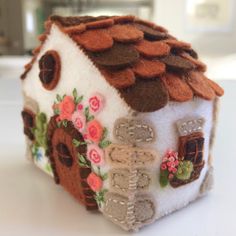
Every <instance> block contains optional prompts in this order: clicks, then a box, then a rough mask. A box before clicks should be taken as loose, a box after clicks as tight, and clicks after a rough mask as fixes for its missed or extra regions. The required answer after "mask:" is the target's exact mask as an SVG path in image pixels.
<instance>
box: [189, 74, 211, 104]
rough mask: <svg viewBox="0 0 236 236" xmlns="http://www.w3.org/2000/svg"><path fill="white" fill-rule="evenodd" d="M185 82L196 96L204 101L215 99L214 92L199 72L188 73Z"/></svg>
mask: <svg viewBox="0 0 236 236" xmlns="http://www.w3.org/2000/svg"><path fill="white" fill-rule="evenodd" d="M186 82H187V83H188V85H189V86H190V87H191V88H192V90H193V92H194V94H196V95H197V96H199V97H201V98H203V99H206V100H212V99H214V98H215V92H214V90H213V89H212V88H211V87H210V85H209V84H208V83H207V80H206V77H205V76H204V75H203V74H202V73H201V72H197V71H191V72H189V74H188V76H187V78H186Z"/></svg>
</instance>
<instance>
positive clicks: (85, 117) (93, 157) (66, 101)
mask: <svg viewBox="0 0 236 236" xmlns="http://www.w3.org/2000/svg"><path fill="white" fill-rule="evenodd" d="M72 94H73V96H68V95H64V96H63V97H61V96H60V95H57V96H56V101H55V102H54V104H53V110H54V114H55V115H57V118H56V121H57V124H58V126H59V127H60V126H61V125H63V126H64V127H67V123H68V121H71V122H72V123H73V126H74V127H75V128H76V129H77V130H78V131H79V132H80V133H81V134H82V135H83V138H84V142H81V141H79V140H76V139H73V145H74V146H75V147H79V146H80V145H84V144H86V145H87V153H86V157H85V156H83V155H80V154H78V163H79V165H80V166H81V167H84V168H90V167H91V164H92V167H91V169H92V172H91V173H90V174H89V176H88V178H87V183H88V185H89V186H90V188H91V189H92V190H93V191H94V192H95V193H96V196H95V199H96V201H97V203H98V205H99V207H101V204H102V203H103V202H104V194H105V193H106V192H107V189H103V181H105V180H106V179H107V173H101V166H103V165H104V163H105V160H104V150H103V149H104V148H106V147H107V146H108V145H110V143H111V142H110V141H109V140H107V134H108V133H107V129H106V128H105V127H103V126H102V125H101V123H100V122H99V121H98V120H97V119H96V115H97V114H98V113H99V112H101V111H102V109H103V107H104V104H105V99H104V97H103V96H102V95H101V94H99V93H94V94H93V95H92V96H91V97H90V98H89V100H88V106H86V107H85V106H84V105H83V100H84V97H83V96H79V95H78V93H77V90H76V89H74V90H73V92H72ZM90 163H91V164H90Z"/></svg>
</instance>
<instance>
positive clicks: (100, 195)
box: [95, 189, 108, 207]
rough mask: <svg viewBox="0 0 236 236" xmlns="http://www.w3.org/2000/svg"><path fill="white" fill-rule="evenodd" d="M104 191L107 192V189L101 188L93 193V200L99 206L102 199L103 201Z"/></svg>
mask: <svg viewBox="0 0 236 236" xmlns="http://www.w3.org/2000/svg"><path fill="white" fill-rule="evenodd" d="M106 192H108V190H107V189H103V190H101V191H100V192H97V193H96V194H95V200H96V202H97V204H98V206H99V207H101V205H102V203H104V201H105V198H104V195H105V193H106Z"/></svg>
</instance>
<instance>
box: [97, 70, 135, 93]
mask: <svg viewBox="0 0 236 236" xmlns="http://www.w3.org/2000/svg"><path fill="white" fill-rule="evenodd" d="M100 71H101V73H102V74H103V75H104V77H105V79H106V80H107V81H108V83H109V84H110V85H112V86H113V87H115V88H118V89H121V88H127V87H129V86H131V85H133V84H134V83H135V75H134V72H133V71H132V70H131V69H128V68H127V69H124V70H116V71H110V70H104V69H101V70H100Z"/></svg>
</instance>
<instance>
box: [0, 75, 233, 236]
mask: <svg viewBox="0 0 236 236" xmlns="http://www.w3.org/2000/svg"><path fill="white" fill-rule="evenodd" d="M220 83H221V85H222V86H223V87H224V88H225V90H226V94H225V96H224V97H223V98H222V99H221V112H220V116H219V125H218V129H217V138H216V142H215V148H214V153H213V156H214V158H215V188H214V189H213V190H212V191H211V193H210V194H209V195H208V196H206V197H204V198H202V199H199V200H198V201H196V202H194V203H193V204H191V205H189V206H188V207H186V208H184V209H182V210H179V211H177V212H175V213H173V214H172V215H170V216H167V217H164V218H162V219H160V220H159V221H157V222H156V223H154V224H152V225H150V226H148V227H145V228H143V229H142V230H141V231H140V232H138V233H126V232H124V231H123V230H122V229H120V228H119V227H117V226H116V225H114V224H112V223H111V222H109V221H108V220H106V219H105V218H104V217H102V215H100V214H99V213H91V212H88V211H86V210H85V209H84V208H83V207H82V206H80V205H79V204H78V203H77V202H76V201H75V200H74V199H73V198H72V197H71V196H69V194H67V193H66V192H65V191H64V190H63V189H62V187H60V186H58V185H55V184H54V182H53V181H52V179H51V178H50V177H48V176H47V175H46V174H44V173H43V172H41V171H40V170H39V169H38V168H37V167H35V166H34V165H33V164H32V163H31V162H29V161H27V160H25V158H24V150H25V145H24V137H23V134H22V123H21V118H20V115H19V114H20V111H21V107H22V105H21V94H20V83H19V81H16V80H4V79H0V121H1V122H0V130H1V132H0V147H1V154H0V186H1V192H0V235H3V236H8V235H11V236H14V235H17V236H20V235H24V236H27V235H36V236H37V235H43V236H47V235H50V236H52V235H57V236H60V235H67V236H70V235H83V236H87V235H145V236H147V235H158V236H162V235H165V236H169V235H171V236H173V235H182V236H185V235H188V236H192V235H193V236H197V235H201V236H203V235H204V236H205V235H209V236H214V235H219V236H222V235H228V236H231V235H235V232H236V223H235V210H236V184H235V182H234V181H236V170H235V163H234V162H235V160H236V158H235V157H236V155H235V152H234V148H235V144H234V142H235V137H234V132H235V131H236V122H235V120H236V107H235V104H236V102H235V101H236V93H235V92H236V91H235V86H236V81H221V82H220Z"/></svg>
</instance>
